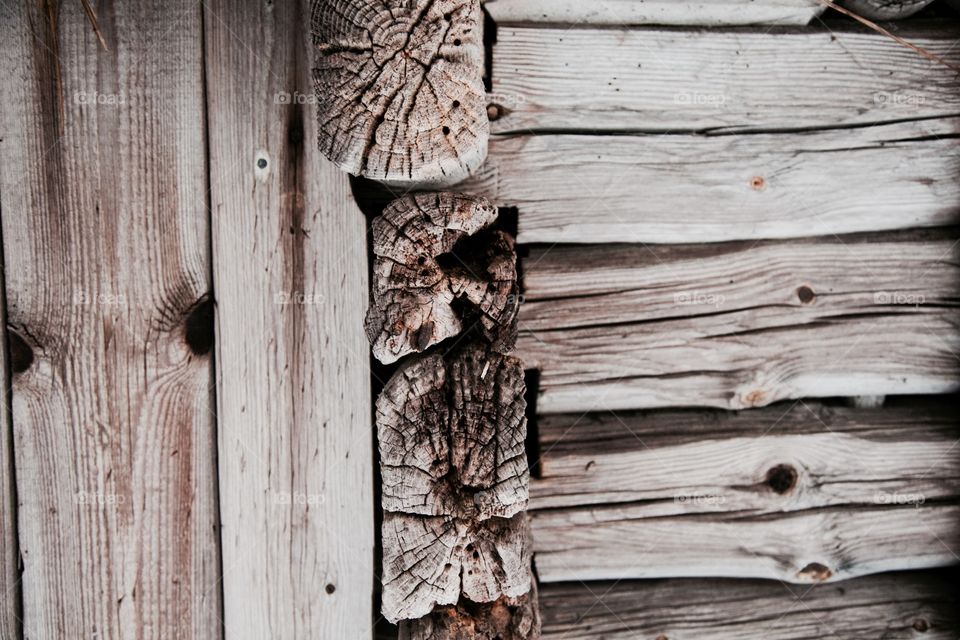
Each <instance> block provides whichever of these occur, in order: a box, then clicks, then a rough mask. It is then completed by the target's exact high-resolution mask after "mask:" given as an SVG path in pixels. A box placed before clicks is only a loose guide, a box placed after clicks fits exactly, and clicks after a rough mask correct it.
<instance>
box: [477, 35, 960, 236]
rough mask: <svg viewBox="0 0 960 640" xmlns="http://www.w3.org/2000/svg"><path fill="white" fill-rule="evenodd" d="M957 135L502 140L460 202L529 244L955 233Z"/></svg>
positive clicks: (922, 125) (926, 127) (955, 124)
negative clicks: (483, 206) (479, 199)
mask: <svg viewBox="0 0 960 640" xmlns="http://www.w3.org/2000/svg"><path fill="white" fill-rule="evenodd" d="M704 37H706V36H704ZM958 95H960V93H958ZM957 110H960V109H957ZM957 135H960V118H944V119H935V120H923V121H913V122H900V123H894V124H887V125H882V126H875V127H865V128H854V129H839V130H827V131H810V132H802V133H779V134H751V135H719V136H702V135H670V136H663V135H629V136H591V135H538V136H509V137H494V138H493V139H492V140H491V142H490V156H489V158H488V160H487V163H486V165H484V167H483V168H482V169H481V170H480V172H479V173H478V174H477V175H476V176H474V177H473V178H471V179H470V180H469V181H467V182H465V183H463V184H462V185H460V186H459V187H458V189H459V190H461V191H465V192H468V193H472V194H478V195H484V196H486V197H489V198H490V200H491V201H493V202H494V204H497V205H501V206H515V207H517V209H518V212H519V224H518V228H519V233H518V236H517V237H518V241H519V242H521V243H534V242H546V243H556V242H576V243H584V242H595V243H599V242H651V243H684V242H718V241H728V240H743V239H750V240H756V239H758V238H795V237H802V236H811V235H830V234H842V233H854V232H860V231H876V230H885V229H903V228H910V227H928V226H937V225H946V224H954V223H957V222H958V221H960V181H958V180H957V179H956V178H957V176H958V175H960V153H957V150H958V148H960V145H958V140H957V139H956V136H957Z"/></svg>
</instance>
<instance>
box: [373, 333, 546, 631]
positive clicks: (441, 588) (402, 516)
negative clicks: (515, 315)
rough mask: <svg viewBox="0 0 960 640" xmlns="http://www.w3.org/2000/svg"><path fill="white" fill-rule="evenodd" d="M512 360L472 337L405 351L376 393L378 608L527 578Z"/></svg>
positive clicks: (469, 595)
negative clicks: (444, 348)
mask: <svg viewBox="0 0 960 640" xmlns="http://www.w3.org/2000/svg"><path fill="white" fill-rule="evenodd" d="M525 409H526V403H525V401H524V380H523V369H522V365H521V363H520V361H519V360H517V359H516V358H512V357H510V356H504V355H501V354H499V353H497V352H496V351H494V350H492V349H491V348H490V347H489V346H486V345H483V344H479V343H470V344H468V345H466V346H464V347H462V348H460V349H458V350H456V351H454V352H450V353H447V354H444V355H441V354H433V355H430V356H425V357H418V358H414V359H412V360H410V361H408V362H407V363H406V364H405V365H404V366H402V367H401V368H400V369H398V370H397V371H396V372H395V373H394V375H393V376H392V377H391V378H390V380H389V381H388V382H387V384H386V385H385V386H384V389H383V392H382V393H381V394H380V397H379V398H378V400H377V434H378V440H379V443H380V465H381V475H382V478H383V494H382V495H383V498H382V505H383V510H384V512H385V515H384V521H383V536H382V538H383V604H382V608H381V609H382V612H383V615H384V616H385V617H386V618H387V619H388V620H390V621H391V622H396V621H398V620H410V619H416V618H420V617H422V616H427V615H428V614H430V612H431V611H432V610H433V609H434V608H435V607H437V606H442V605H455V604H457V603H458V602H459V601H460V599H461V598H466V599H467V600H470V601H472V602H475V603H487V602H491V601H493V600H496V599H498V598H500V597H503V596H506V597H517V596H520V595H522V594H525V593H527V591H528V590H529V588H530V584H531V579H530V555H529V554H530V551H529V549H530V542H529V533H528V524H527V520H526V515H525V514H524V513H523V510H524V509H525V508H526V506H527V497H528V489H527V485H528V482H529V471H528V469H527V460H526V453H525V450H524V441H525V439H526V417H525Z"/></svg>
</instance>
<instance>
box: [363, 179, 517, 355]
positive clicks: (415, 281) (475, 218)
mask: <svg viewBox="0 0 960 640" xmlns="http://www.w3.org/2000/svg"><path fill="white" fill-rule="evenodd" d="M496 218H497V208H496V207H493V206H491V205H490V203H489V202H487V200H486V199H485V198H472V197H469V196H464V195H460V194H454V193H446V192H442V193H420V194H415V195H410V196H405V197H403V198H400V199H398V200H395V201H393V202H392V203H390V205H388V206H387V207H386V209H385V210H384V212H383V214H382V215H380V216H378V217H377V218H376V219H374V221H373V223H372V225H371V226H372V232H373V255H374V260H373V285H372V287H373V293H372V298H373V299H372V300H371V304H370V308H369V310H368V311H367V319H366V329H367V338H368V339H369V340H370V343H371V344H372V345H373V355H374V356H375V357H376V358H377V359H378V360H380V362H383V363H391V362H394V361H396V360H397V359H399V358H401V357H403V356H405V355H408V354H410V353H419V352H422V351H424V350H426V349H427V348H429V347H431V346H433V345H435V344H437V343H440V342H442V341H443V340H446V339H447V338H451V337H453V336H456V335H457V334H459V333H461V332H462V331H469V330H473V329H478V330H480V331H481V332H482V333H483V334H484V335H485V336H486V337H487V339H489V340H490V341H491V343H492V344H493V345H494V347H495V348H497V349H498V350H500V351H509V350H510V349H512V348H513V345H514V342H515V341H516V335H517V307H518V306H519V300H520V298H519V295H518V289H517V270H516V264H517V254H516V251H515V250H514V246H513V238H511V237H510V236H508V235H507V234H505V233H503V232H502V231H498V230H489V229H488V227H490V225H491V224H493V222H494V221H495V220H496ZM464 309H469V311H465V310H464ZM471 316H472V317H471Z"/></svg>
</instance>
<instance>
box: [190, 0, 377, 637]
mask: <svg viewBox="0 0 960 640" xmlns="http://www.w3.org/2000/svg"><path fill="white" fill-rule="evenodd" d="M308 4H309V3H306V2H276V3H274V2H248V1H247V0H209V1H206V2H204V5H203V6H204V8H205V10H206V14H205V16H204V17H205V20H204V24H205V29H206V52H207V55H206V63H207V67H206V80H207V114H208V119H209V132H210V144H209V166H210V203H211V214H210V215H211V218H212V225H213V229H212V245H213V271H214V280H215V285H216V287H215V290H216V292H217V298H218V301H217V304H218V311H219V321H218V326H217V331H218V333H217V358H216V364H217V374H218V378H217V381H218V385H217V401H218V407H217V417H218V419H219V429H218V435H219V459H218V467H219V477H220V517H221V521H222V523H223V536H222V540H223V556H222V557H223V572H224V578H223V581H222V589H223V593H224V621H225V629H226V634H227V637H228V639H229V640H263V639H265V638H278V639H279V638H318V639H319V638H330V639H341V638H342V639H349V640H353V639H354V638H363V637H367V638H369V636H370V635H371V632H370V629H371V625H372V622H373V621H372V619H371V610H370V609H371V601H372V599H373V593H374V579H375V577H374V576H375V574H376V569H377V567H376V566H375V555H374V544H375V538H376V523H375V521H374V509H375V507H374V495H375V493H374V487H373V478H374V468H373V465H374V462H373V461H374V451H373V434H372V433H371V431H372V430H371V424H370V422H371V417H370V414H371V407H370V372H369V366H368V364H369V361H368V358H367V357H366V354H367V343H366V337H365V335H364V332H363V315H364V312H365V310H366V305H367V294H368V278H367V273H368V264H367V256H366V251H365V247H366V235H367V233H366V231H367V230H366V220H365V219H364V217H363V215H362V213H361V212H360V211H359V210H358V209H357V206H356V204H355V202H354V201H353V198H352V196H351V192H350V185H349V176H347V175H346V174H345V173H343V172H342V171H340V170H338V169H337V168H336V167H335V166H333V164H332V163H330V162H328V161H327V160H326V159H324V158H323V156H322V155H321V153H320V151H319V150H318V149H317V146H316V135H317V125H316V114H315V113H314V106H313V104H312V103H309V102H308V103H305V104H301V103H299V102H298V101H297V100H294V99H293V97H292V96H298V95H299V96H304V95H306V96H309V95H311V77H310V75H311V72H310V69H311V66H312V60H311V56H310V53H309V52H310V42H309V40H310V36H309V33H308V29H307V28H306V25H307V24H308V23H309V15H308V13H309V9H308V6H307V5H308ZM274 97H281V98H283V99H272V98H274ZM220 588H221V585H218V587H217V589H218V590H219V589H220Z"/></svg>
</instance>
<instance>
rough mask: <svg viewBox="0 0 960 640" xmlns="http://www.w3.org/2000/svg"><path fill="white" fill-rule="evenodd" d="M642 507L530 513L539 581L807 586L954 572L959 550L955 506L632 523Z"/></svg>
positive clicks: (959, 510)
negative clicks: (892, 574)
mask: <svg viewBox="0 0 960 640" xmlns="http://www.w3.org/2000/svg"><path fill="white" fill-rule="evenodd" d="M640 508H641V507H639V506H634V505H625V506H603V507H595V508H580V509H571V510H558V511H534V512H532V518H533V542H534V545H533V546H534V554H535V555H534V564H535V565H536V567H537V575H538V576H539V577H540V580H541V581H543V582H559V581H566V580H619V579H622V578H663V577H744V578H768V579H775V580H781V581H783V582H787V583H798V584H810V583H817V582H824V581H833V580H843V579H847V578H853V577H856V576H861V575H867V574H871V573H880V572H884V571H899V570H905V569H924V568H931V567H940V566H947V565H952V564H955V563H956V562H957V554H956V551H955V550H956V549H957V548H958V544H960V526H958V524H957V521H958V518H960V507H957V506H954V505H939V504H923V505H919V506H909V505H908V506H901V507H871V508H850V507H846V508H835V509H816V510H812V511H800V512H797V513H790V514H787V515H782V516H751V515H750V514H744V513H731V514H726V515H723V516H721V515H719V514H705V515H687V516H684V517H680V518H671V517H666V518H645V517H637V515H636V512H637V510H638V509H640Z"/></svg>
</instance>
